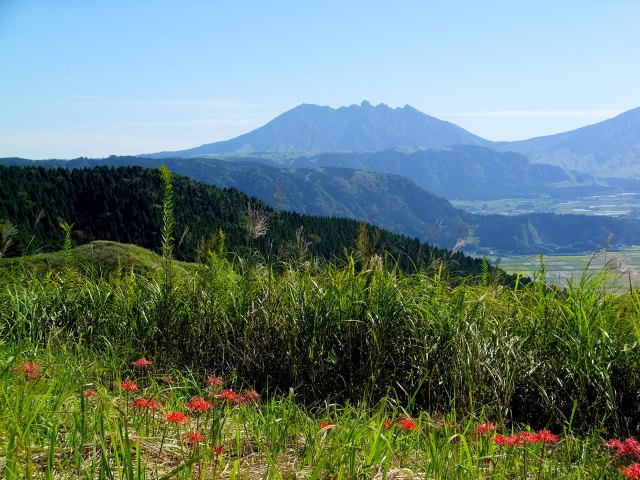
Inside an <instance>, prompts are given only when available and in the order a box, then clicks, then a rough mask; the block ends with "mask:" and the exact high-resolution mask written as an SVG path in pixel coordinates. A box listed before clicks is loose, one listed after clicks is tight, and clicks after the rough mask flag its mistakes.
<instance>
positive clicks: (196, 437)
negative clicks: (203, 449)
mask: <svg viewBox="0 0 640 480" xmlns="http://www.w3.org/2000/svg"><path fill="white" fill-rule="evenodd" d="M202 441H204V437H203V436H202V435H200V432H189V433H187V444H188V445H189V446H193V445H195V444H197V443H200V442H202Z"/></svg>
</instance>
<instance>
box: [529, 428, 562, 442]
mask: <svg viewBox="0 0 640 480" xmlns="http://www.w3.org/2000/svg"><path fill="white" fill-rule="evenodd" d="M559 440H560V438H559V437H558V435H554V434H553V433H551V432H550V431H549V430H540V431H539V432H537V433H536V435H535V442H533V443H545V444H552V443H558V441H559Z"/></svg>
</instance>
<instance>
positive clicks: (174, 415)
mask: <svg viewBox="0 0 640 480" xmlns="http://www.w3.org/2000/svg"><path fill="white" fill-rule="evenodd" d="M188 421H189V418H188V417H187V416H186V415H185V414H184V413H182V412H171V413H170V414H169V415H167V422H169V423H175V424H176V425H184V424H185V423H187V422H188Z"/></svg>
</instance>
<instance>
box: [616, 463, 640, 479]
mask: <svg viewBox="0 0 640 480" xmlns="http://www.w3.org/2000/svg"><path fill="white" fill-rule="evenodd" d="M620 473H622V476H623V477H625V478H631V479H640V463H634V464H633V465H629V466H628V467H620Z"/></svg>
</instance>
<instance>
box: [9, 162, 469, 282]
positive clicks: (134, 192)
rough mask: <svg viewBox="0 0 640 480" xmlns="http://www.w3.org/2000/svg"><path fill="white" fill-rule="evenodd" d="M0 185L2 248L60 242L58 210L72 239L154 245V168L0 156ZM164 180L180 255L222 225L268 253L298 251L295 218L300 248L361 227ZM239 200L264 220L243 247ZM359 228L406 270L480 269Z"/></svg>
mask: <svg viewBox="0 0 640 480" xmlns="http://www.w3.org/2000/svg"><path fill="white" fill-rule="evenodd" d="M0 185H2V189H0V224H2V223H3V222H2V221H7V220H8V221H10V222H11V223H12V224H13V225H15V226H16V227H17V231H18V233H17V234H16V235H15V237H13V238H12V240H14V243H13V245H11V247H10V249H9V250H8V251H7V253H8V254H11V255H14V256H15V255H21V254H27V253H33V252H34V251H36V252H40V251H51V250H56V249H58V248H60V246H61V245H62V243H63V234H62V231H61V229H60V228H59V226H58V223H59V221H60V219H62V220H64V221H66V222H68V223H70V224H71V223H72V224H73V238H74V241H75V242H76V243H78V244H85V243H89V242H92V241H94V240H111V241H117V242H123V243H132V244H135V245H138V246H142V247H145V248H150V249H153V250H155V251H159V249H160V244H161V238H160V230H161V225H162V218H161V217H162V208H161V204H162V200H161V181H160V176H159V174H158V171H157V170H151V169H143V168H140V167H119V168H109V167H104V166H103V167H96V168H82V169H63V168H51V169H45V168H42V167H24V168H22V167H15V166H14V167H2V166H0ZM173 188H174V204H175V219H176V228H175V231H174V232H175V233H174V234H175V237H176V248H175V250H174V253H175V255H176V257H177V258H179V259H184V260H193V259H194V258H196V257H197V255H198V249H199V247H200V245H201V244H202V242H203V241H204V243H205V245H207V244H209V246H210V245H211V242H215V238H216V236H217V234H218V232H219V230H222V231H223V232H224V235H225V245H226V246H227V247H228V249H229V250H231V251H233V252H237V253H239V254H247V253H250V252H251V251H252V249H253V248H255V249H258V250H259V251H260V252H262V254H263V255H265V256H268V257H269V258H271V259H274V260H279V259H286V258H291V257H294V258H297V257H298V253H299V248H298V242H297V236H298V232H300V230H299V229H300V228H301V227H304V231H303V235H304V237H306V239H307V240H308V241H310V242H311V244H310V245H309V253H310V254H312V255H314V256H316V257H320V258H325V259H334V258H336V257H338V258H344V255H345V252H353V251H354V248H355V244H356V238H358V236H359V234H360V233H359V232H360V228H361V224H360V222H358V221H356V220H351V219H345V218H327V217H318V216H310V215H300V214H297V213H292V212H286V211H279V212H275V211H274V210H273V209H271V208H270V207H268V206H267V205H265V204H263V203H261V202H260V201H259V200H257V199H255V198H254V199H252V198H250V197H248V196H246V195H244V194H242V193H240V192H239V191H238V190H236V189H219V188H216V187H212V186H209V185H205V184H203V183H199V182H195V181H193V180H189V179H187V178H184V177H181V176H175V177H174V181H173ZM248 204H252V205H253V208H254V210H258V211H260V212H262V215H264V217H265V218H266V220H267V224H268V229H267V232H266V234H265V235H263V236H260V237H259V238H257V239H254V240H252V241H251V247H252V249H251V250H250V249H249V248H248V246H247V242H248V240H247V238H246V231H247V228H246V227H247V224H248V223H249V222H250V220H249V218H248V215H247V205H248ZM0 226H1V225H0ZM374 230H375V231H377V232H378V233H375V232H374ZM367 231H368V236H369V238H370V239H377V241H376V242H375V245H373V244H372V245H371V247H372V251H374V252H378V253H381V254H382V253H383V252H384V253H389V254H391V255H392V256H393V258H394V259H395V260H397V261H398V264H399V265H400V267H401V268H404V269H406V270H412V269H415V268H416V267H418V268H421V267H428V266H430V265H432V264H433V263H434V262H440V261H443V260H446V261H447V264H448V266H447V268H448V269H449V271H450V273H451V274H452V275H453V276H456V277H458V276H466V275H476V274H479V273H480V272H481V268H482V261H481V260H476V259H472V258H470V257H467V256H465V255H463V254H461V253H460V252H457V253H451V252H449V251H446V250H443V249H439V248H436V247H432V246H429V245H426V244H422V243H420V241H418V240H417V239H415V238H408V237H406V236H403V235H397V234H393V233H391V232H389V231H386V230H382V229H376V228H374V227H368V229H367Z"/></svg>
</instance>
